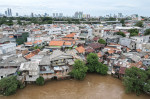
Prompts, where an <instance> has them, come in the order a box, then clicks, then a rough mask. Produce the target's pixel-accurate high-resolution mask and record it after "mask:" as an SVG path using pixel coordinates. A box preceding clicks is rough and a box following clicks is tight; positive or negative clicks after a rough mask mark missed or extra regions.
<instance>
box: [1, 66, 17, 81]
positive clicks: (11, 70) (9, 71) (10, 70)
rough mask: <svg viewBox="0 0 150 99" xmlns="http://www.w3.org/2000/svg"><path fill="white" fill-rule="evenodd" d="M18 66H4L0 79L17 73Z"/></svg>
mask: <svg viewBox="0 0 150 99" xmlns="http://www.w3.org/2000/svg"><path fill="white" fill-rule="evenodd" d="M16 72H17V68H2V69H0V80H1V79H2V78H5V77H9V76H12V75H15V74H16Z"/></svg>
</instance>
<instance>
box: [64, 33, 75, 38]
mask: <svg viewBox="0 0 150 99" xmlns="http://www.w3.org/2000/svg"><path fill="white" fill-rule="evenodd" d="M75 35H76V33H71V34H68V35H66V36H65V37H68V38H69V37H74V36H75Z"/></svg>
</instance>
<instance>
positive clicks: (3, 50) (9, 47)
mask: <svg viewBox="0 0 150 99" xmlns="http://www.w3.org/2000/svg"><path fill="white" fill-rule="evenodd" d="M15 52H16V43H8V44H2V45H0V54H7V53H15Z"/></svg>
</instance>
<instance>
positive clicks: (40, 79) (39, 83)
mask: <svg viewBox="0 0 150 99" xmlns="http://www.w3.org/2000/svg"><path fill="white" fill-rule="evenodd" d="M36 84H37V85H40V86H42V85H44V78H43V77H41V76H40V77H39V78H37V79H36Z"/></svg>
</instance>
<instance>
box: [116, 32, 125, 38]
mask: <svg viewBox="0 0 150 99" xmlns="http://www.w3.org/2000/svg"><path fill="white" fill-rule="evenodd" d="M116 34H117V35H121V36H122V37H125V36H126V35H125V34H124V33H123V32H116Z"/></svg>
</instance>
